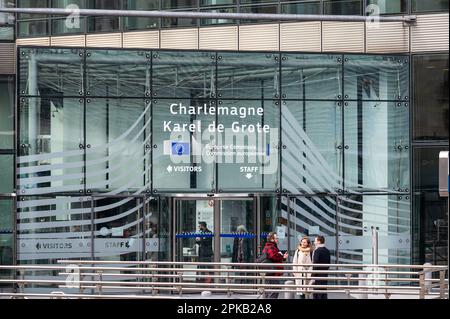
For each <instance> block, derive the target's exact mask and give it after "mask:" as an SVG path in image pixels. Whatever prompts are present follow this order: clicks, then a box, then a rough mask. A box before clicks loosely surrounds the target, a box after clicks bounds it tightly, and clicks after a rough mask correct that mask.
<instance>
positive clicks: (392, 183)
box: [344, 102, 410, 192]
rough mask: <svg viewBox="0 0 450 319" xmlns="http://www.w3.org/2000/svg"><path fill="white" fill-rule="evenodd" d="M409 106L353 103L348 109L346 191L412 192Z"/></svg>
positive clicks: (346, 109)
mask: <svg viewBox="0 0 450 319" xmlns="http://www.w3.org/2000/svg"><path fill="white" fill-rule="evenodd" d="M346 103H347V102H346ZM407 104H408V103H406V102H402V103H400V102H398V103H396V102H358V103H356V102H351V103H349V105H348V106H345V109H344V110H345V111H344V123H345V125H344V131H345V135H344V141H345V147H344V148H345V150H344V154H345V187H346V188H349V189H352V190H362V191H364V190H372V191H406V192H408V191H409V189H410V187H409V158H410V157H409V125H408V118H409V115H408V113H409V108H408V106H407Z"/></svg>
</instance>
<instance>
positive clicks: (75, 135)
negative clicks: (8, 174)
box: [17, 97, 84, 195]
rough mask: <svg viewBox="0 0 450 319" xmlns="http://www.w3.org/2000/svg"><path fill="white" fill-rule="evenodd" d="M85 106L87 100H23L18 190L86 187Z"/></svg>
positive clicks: (32, 191)
mask: <svg viewBox="0 0 450 319" xmlns="http://www.w3.org/2000/svg"><path fill="white" fill-rule="evenodd" d="M83 105H84V100H83V99H63V98H61V97H55V98H45V99H44V98H42V99H40V98H21V99H20V105H19V117H20V118H19V121H20V123H19V137H18V141H19V146H20V148H19V150H18V154H19V156H18V157H17V165H18V181H17V184H18V185H17V189H18V191H20V193H21V194H28V195H37V194H46V193H54V192H79V191H82V190H83V189H84V173H83V167H84V161H83V156H84V150H83V149H82V147H83V144H84V137H83V107H84V106H83Z"/></svg>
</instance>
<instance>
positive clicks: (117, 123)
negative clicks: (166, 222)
mask: <svg viewBox="0 0 450 319" xmlns="http://www.w3.org/2000/svg"><path fill="white" fill-rule="evenodd" d="M150 110H151V104H150V101H148V102H145V101H144V100H140V99H137V100H130V99H95V98H94V99H88V100H87V103H86V144H87V149H86V169H85V171H86V189H87V190H89V191H92V192H108V191H114V192H115V194H117V193H120V192H128V191H135V192H136V191H137V192H139V193H141V192H143V191H144V190H145V189H147V188H150V141H151V140H150V138H151V134H150V132H151V128H150V123H151V117H150ZM131 163H133V164H132V165H130V164H131Z"/></svg>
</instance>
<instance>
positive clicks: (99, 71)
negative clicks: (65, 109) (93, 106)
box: [86, 50, 151, 97]
mask: <svg viewBox="0 0 450 319" xmlns="http://www.w3.org/2000/svg"><path fill="white" fill-rule="evenodd" d="M150 59H151V54H150V52H145V51H127V53H126V54H124V52H123V51H120V50H89V51H87V54H86V89H87V92H86V95H90V96H105V97H108V96H114V97H121V96H122V97H125V96H128V97H130V96H131V97H145V96H150V78H151V75H150V64H151V62H150V61H151V60H150Z"/></svg>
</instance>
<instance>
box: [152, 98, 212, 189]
mask: <svg viewBox="0 0 450 319" xmlns="http://www.w3.org/2000/svg"><path fill="white" fill-rule="evenodd" d="M213 102H214V101H208V100H202V99H198V100H197V99H195V100H194V99H192V100H185V99H180V98H178V99H169V100H163V99H161V100H155V101H153V106H152V107H153V134H154V135H153V144H154V149H153V191H154V192H156V191H158V192H159V191H168V190H173V191H175V190H180V191H181V190H184V191H206V192H211V191H212V192H213V191H214V189H215V173H214V172H215V170H214V167H215V165H214V156H213V155H211V152H208V149H209V150H210V149H211V146H213V145H215V143H216V142H215V141H216V137H215V135H216V133H215V132H214V129H213V130H209V129H208V128H209V127H210V126H211V125H212V127H214V123H213V121H214V119H215V116H214V115H210V112H209V109H212V108H215V105H214V104H213ZM189 106H193V107H194V108H195V107H201V108H203V110H205V112H196V114H189V111H188V110H189ZM182 127H185V128H186V130H185V131H184V132H183V131H182Z"/></svg>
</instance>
